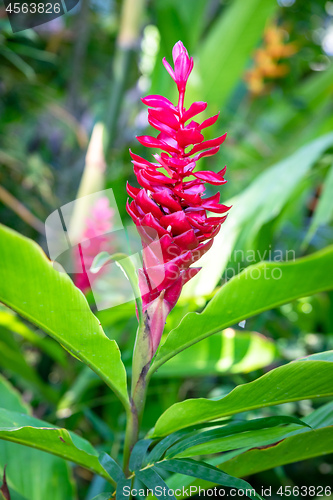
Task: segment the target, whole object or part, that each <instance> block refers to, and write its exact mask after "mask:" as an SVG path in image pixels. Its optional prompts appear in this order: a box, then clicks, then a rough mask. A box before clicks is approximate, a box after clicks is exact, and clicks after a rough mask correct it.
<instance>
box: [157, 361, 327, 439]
mask: <svg viewBox="0 0 333 500" xmlns="http://www.w3.org/2000/svg"><path fill="white" fill-rule="evenodd" d="M323 357H324V359H325V361H317V360H316V361H312V360H311V356H310V357H309V358H304V360H300V361H297V362H292V363H288V364H287V365H284V366H280V367H278V368H275V369H274V370H271V371H270V372H268V373H266V374H265V375H263V376H262V377H260V378H258V379H257V380H254V381H253V382H250V383H248V384H244V385H240V386H238V387H236V388H235V389H234V390H232V391H231V392H230V393H229V394H228V395H227V396H225V397H223V398H222V399H219V400H208V399H204V398H199V399H188V400H186V401H183V402H181V403H176V404H174V405H173V406H171V407H170V408H169V409H168V410H166V411H165V412H164V413H163V414H162V416H161V417H160V418H159V419H158V421H157V422H156V426H155V428H154V430H153V432H152V433H151V437H157V436H164V435H166V434H169V433H171V432H174V431H176V430H178V429H182V428H185V427H187V426H190V425H194V424H196V423H200V422H205V421H209V420H214V419H217V418H221V417H224V416H228V415H234V414H236V413H241V412H244V411H249V410H253V409H256V408H263V407H265V406H272V405H278V404H282V403H287V402H290V401H299V400H301V399H315V398H320V397H328V396H332V395H333V385H332V378H333V351H330V352H329V353H324V356H323ZM317 359H318V356H317Z"/></svg>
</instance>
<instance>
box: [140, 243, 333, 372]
mask: <svg viewBox="0 0 333 500" xmlns="http://www.w3.org/2000/svg"><path fill="white" fill-rule="evenodd" d="M332 266H333V246H330V247H327V248H326V249H324V250H322V251H320V252H317V253H314V254H312V255H310V256H309V257H305V258H302V259H297V260H295V261H291V262H283V263H281V262H261V263H259V264H255V265H254V266H250V267H248V268H246V269H245V270H244V271H242V272H241V273H240V274H239V275H237V276H235V277H234V278H232V279H231V280H230V281H228V283H226V284H225V285H224V286H222V288H221V289H220V290H219V291H218V292H217V293H216V294H215V296H214V297H213V299H212V300H211V301H210V302H209V303H208V305H207V307H206V308H205V309H204V310H203V312H202V313H200V314H198V313H188V314H187V315H186V316H185V317H184V318H183V320H182V321H181V322H180V324H179V325H178V326H177V327H176V328H175V329H174V330H172V331H171V332H170V333H169V335H168V336H167V338H166V341H165V342H164V344H162V345H161V347H160V348H159V350H158V352H157V355H156V358H155V361H154V363H153V365H152V367H151V369H150V370H151V372H152V371H155V370H156V369H157V368H159V367H160V366H161V365H162V364H163V363H165V362H166V361H168V360H169V359H170V358H172V357H173V356H175V355H176V354H177V353H178V352H180V351H182V350H184V349H186V348H187V347H190V346H191V345H193V344H195V343H196V342H199V341H200V340H203V339H204V338H206V337H208V336H209V335H212V334H213V333H217V332H218V331H220V330H222V329H224V328H227V327H228V326H230V325H233V324H236V323H239V322H240V321H242V320H244V319H247V318H249V317H251V316H255V315H256V314H259V313H261V312H263V311H267V310H269V309H273V308H274V307H276V306H278V305H280V304H284V303H286V302H291V301H292V300H294V299H297V298H298V297H305V296H308V295H312V294H314V293H317V292H320V291H323V290H330V289H332V288H333V274H332V273H329V272H327V270H328V269H331V268H332Z"/></svg>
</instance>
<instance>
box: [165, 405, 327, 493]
mask: <svg viewBox="0 0 333 500" xmlns="http://www.w3.org/2000/svg"><path fill="white" fill-rule="evenodd" d="M303 421H304V422H305V423H307V424H308V425H310V426H311V427H312V429H314V430H318V429H321V428H328V426H329V425H331V424H332V423H333V402H331V403H327V404H325V405H322V406H321V407H320V408H318V409H316V410H315V411H313V412H312V413H310V414H309V415H308V416H306V417H304V419H303ZM288 427H289V426H288ZM271 431H272V429H271ZM309 432H313V431H312V430H311V431H309V429H308V428H306V427H299V426H298V429H297V430H294V431H292V432H291V433H290V434H289V436H287V435H285V436H284V435H282V434H281V435H280V436H279V435H278V434H275V439H274V440H272V442H271V443H270V444H273V443H276V442H279V441H280V440H283V439H285V441H283V442H286V443H289V439H290V437H293V436H295V435H300V434H302V435H304V434H306V435H308V434H309ZM267 444H268V443H267ZM259 446H263V445H259ZM264 446H266V445H264ZM278 446H279V444H278V445H276V444H275V445H274V446H272V447H270V448H269V450H270V453H272V455H273V450H274V449H275V448H277V449H278ZM331 447H332V446H331V444H330V443H328V446H327V449H331ZM315 448H316V447H315ZM315 448H314V449H313V451H314V454H313V456H317V452H318V450H316V449H315ZM286 449H288V446H286V447H285V449H284V451H285V450H286ZM252 451H254V450H251V451H249V450H248V449H245V450H244V449H238V450H235V451H233V452H229V453H224V454H223V455H220V456H218V457H214V458H213V459H211V460H209V463H210V464H212V465H215V466H217V467H219V468H220V469H223V470H227V471H228V473H230V474H234V475H235V476H237V477H240V476H242V475H243V474H238V472H237V471H236V469H232V467H233V464H234V463H236V462H237V463H242V464H243V465H244V467H246V464H248V466H249V467H251V462H248V460H251V458H250V456H249V455H251V453H252ZM255 451H260V452H265V449H262V450H255ZM299 452H300V454H299V456H301V455H302V454H303V456H304V450H302V449H301V447H300V448H299ZM248 453H249V454H248ZM279 454H280V453H279V452H278V455H279ZM320 454H322V453H320V452H319V453H318V455H320ZM324 454H325V452H324ZM260 456H262V458H263V460H262V466H264V467H265V469H269V468H270V467H271V466H270V462H267V461H266V460H267V459H266V457H265V453H262V454H260ZM288 456H289V452H287V453H285V455H284V459H287V458H288ZM235 457H236V458H237V461H235V460H234V458H235ZM280 458H281V462H280V464H279V465H283V464H284V463H287V462H284V461H283V458H282V455H281V456H280ZM307 458H312V457H311V456H308V457H307ZM295 461H298V460H297V459H296V460H295ZM225 464H226V465H225ZM228 464H230V465H231V468H230V469H229V468H228ZM260 470H264V469H260ZM260 470H259V469H258V470H257V472H259V471H260ZM244 475H247V472H245V473H244ZM179 484H182V485H184V487H188V486H190V485H193V486H196V487H199V486H200V487H201V488H210V487H211V486H212V483H209V482H208V481H199V480H195V481H191V480H186V479H185V480H184V476H180V475H179V474H174V475H173V476H172V477H171V478H170V479H169V480H168V486H169V487H170V488H172V489H174V488H176V487H178V486H179Z"/></svg>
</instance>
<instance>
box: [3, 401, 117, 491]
mask: <svg viewBox="0 0 333 500" xmlns="http://www.w3.org/2000/svg"><path fill="white" fill-rule="evenodd" d="M0 439H4V440H6V441H11V442H14V443H18V444H23V445H25V446H31V447H33V448H37V449H39V450H42V451H46V452H48V453H52V454H53V455H56V456H58V457H61V458H63V459H65V460H70V461H71V462H74V463H76V464H79V465H81V466H82V467H85V468H86V469H89V470H91V471H93V472H95V473H96V474H99V475H100V476H102V477H104V478H105V479H107V480H108V481H110V477H109V475H108V474H107V473H106V471H105V470H104V469H103V467H102V466H101V465H100V463H99V461H98V452H97V451H96V450H95V448H94V447H93V446H92V445H91V444H90V443H89V442H88V441H86V440H85V439H83V438H81V437H80V436H78V435H77V434H75V433H73V432H70V431H67V429H60V428H57V427H53V426H51V425H50V424H49V423H47V422H43V421H42V420H38V419H37V418H34V417H31V416H29V415H25V414H21V413H17V412H13V411H8V410H5V409H3V408H1V409H0Z"/></svg>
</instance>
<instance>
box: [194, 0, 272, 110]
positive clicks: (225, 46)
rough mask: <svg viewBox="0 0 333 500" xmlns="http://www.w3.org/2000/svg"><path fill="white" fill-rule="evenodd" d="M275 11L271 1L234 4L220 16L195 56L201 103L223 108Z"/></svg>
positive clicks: (234, 2)
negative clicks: (200, 83) (196, 56)
mask: <svg viewBox="0 0 333 500" xmlns="http://www.w3.org/2000/svg"><path fill="white" fill-rule="evenodd" d="M276 8H277V5H276V2H275V1H274V0H247V1H246V2H244V1H242V0H234V1H233V2H232V3H231V4H230V6H229V7H228V8H227V9H226V10H224V11H223V12H222V14H221V16H220V17H219V18H218V19H217V20H216V21H215V24H214V25H213V27H212V29H211V30H210V31H209V33H208V35H207V37H206V39H205V40H204V41H203V42H202V43H201V44H200V48H199V52H198V55H199V74H200V76H201V80H202V84H203V83H204V84H203V85H202V92H204V94H201V99H202V95H204V96H205V97H206V98H205V99H204V100H207V101H209V102H212V101H213V102H214V104H215V105H216V107H219V108H220V107H221V106H223V105H224V103H225V102H226V99H227V98H228V97H229V96H230V94H231V92H232V91H233V90H234V88H235V85H236V84H237V82H238V81H239V80H240V79H242V76H243V74H244V71H245V68H246V65H247V63H248V60H249V57H250V55H251V53H252V51H253V49H254V48H255V47H256V45H257V43H258V42H259V40H260V38H261V37H262V34H263V31H264V28H265V26H266V24H267V21H268V20H269V19H270V17H271V16H272V15H273V13H274V11H275V9H276ZM245 33H246V36H245V35H244V34H245ZM240 40H241V43H239V41H240ZM219 48H220V50H219ZM212 58H214V62H213V59H212Z"/></svg>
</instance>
